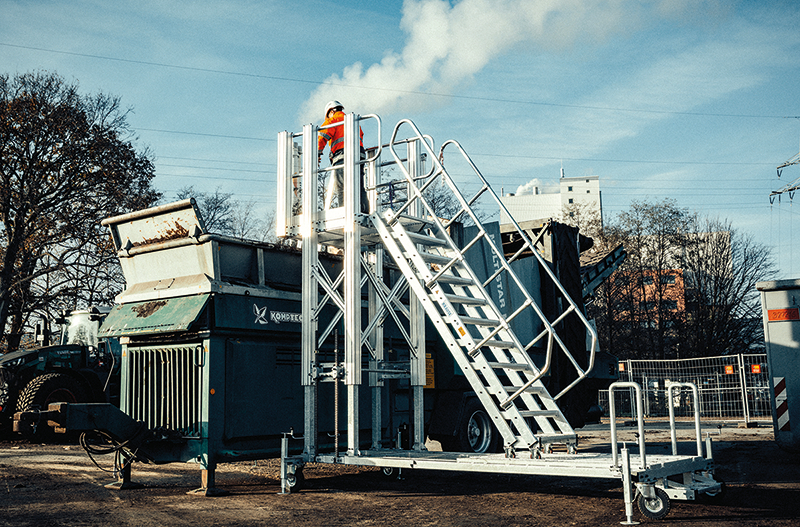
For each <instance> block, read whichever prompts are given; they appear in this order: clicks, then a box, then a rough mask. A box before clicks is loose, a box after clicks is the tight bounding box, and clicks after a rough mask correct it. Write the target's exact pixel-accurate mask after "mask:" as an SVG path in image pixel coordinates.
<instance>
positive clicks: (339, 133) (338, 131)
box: [317, 112, 364, 155]
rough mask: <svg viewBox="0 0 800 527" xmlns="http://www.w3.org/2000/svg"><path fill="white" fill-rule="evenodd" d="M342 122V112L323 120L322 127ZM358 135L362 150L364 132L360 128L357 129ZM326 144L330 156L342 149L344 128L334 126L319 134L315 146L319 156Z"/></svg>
mask: <svg viewBox="0 0 800 527" xmlns="http://www.w3.org/2000/svg"><path fill="white" fill-rule="evenodd" d="M342 121H344V112H334V113H333V115H331V116H330V117H328V118H327V119H325V122H324V123H322V126H328V125H329V124H334V123H341V122H342ZM358 133H359V135H360V139H359V143H360V144H361V148H364V131H363V130H361V127H360V126H359V127H358ZM328 142H330V144H331V154H333V153H335V152H338V151H339V150H341V149H342V148H344V126H334V127H331V128H326V129H325V130H321V131H320V132H319V140H318V141H317V146H318V147H319V153H320V155H322V151H323V150H325V145H327V144H328Z"/></svg>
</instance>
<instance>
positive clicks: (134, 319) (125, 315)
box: [99, 295, 210, 337]
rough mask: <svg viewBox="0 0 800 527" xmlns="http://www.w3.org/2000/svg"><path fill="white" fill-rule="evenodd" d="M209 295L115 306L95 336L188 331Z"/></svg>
mask: <svg viewBox="0 0 800 527" xmlns="http://www.w3.org/2000/svg"><path fill="white" fill-rule="evenodd" d="M209 298H210V295H194V296H184V297H178V298H164V299H158V300H149V301H147V302H135V303H131V304H122V305H119V306H115V307H114V308H113V309H112V310H111V313H109V314H108V316H107V317H106V319H105V321H104V322H103V325H102V327H101V328H100V332H99V335H100V336H101V337H120V336H124V335H144V334H155V333H172V332H175V331H186V330H187V329H189V326H191V325H192V324H193V323H194V322H195V321H196V320H197V318H198V317H199V316H200V313H201V312H202V311H203V308H205V306H206V304H207V303H208V299H209Z"/></svg>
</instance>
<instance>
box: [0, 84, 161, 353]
mask: <svg viewBox="0 0 800 527" xmlns="http://www.w3.org/2000/svg"><path fill="white" fill-rule="evenodd" d="M128 111H129V110H123V109H121V108H120V101H119V98H117V97H112V96H109V95H105V94H98V95H94V96H82V95H80V94H79V92H78V85H77V83H74V82H73V83H67V82H65V81H64V80H63V79H62V78H61V77H59V76H58V75H56V74H51V73H27V74H21V75H17V76H15V77H13V78H11V77H9V76H8V75H0V261H1V262H2V265H1V266H0V328H3V329H4V331H5V332H6V336H7V341H6V342H7V344H10V347H12V348H13V347H15V345H16V339H15V338H14V336H18V335H19V334H20V331H21V330H22V328H23V327H24V326H25V324H26V323H27V321H28V318H29V317H30V315H31V313H33V312H40V313H50V314H52V312H53V310H54V309H55V307H57V306H54V304H55V303H66V304H74V303H76V302H80V301H81V300H82V299H87V298H94V297H95V293H94V292H90V291H88V290H87V285H88V283H87V282H86V281H84V280H83V278H86V277H91V276H97V274H96V273H98V271H99V270H101V269H103V268H104V266H106V265H107V264H108V262H109V261H110V260H113V254H112V252H111V250H110V244H109V243H108V241H107V233H105V229H103V228H102V227H100V221H101V220H102V219H103V218H105V217H107V216H110V215H114V214H120V213H123V212H128V211H130V210H136V209H139V208H144V207H146V206H149V205H150V204H152V203H153V202H155V201H156V200H157V199H158V198H159V193H158V192H156V191H155V190H154V189H153V188H152V179H153V177H154V175H155V174H154V168H153V164H152V162H151V159H150V156H149V153H148V152H147V151H144V152H141V153H139V152H136V150H135V149H134V146H133V144H132V140H133V139H132V136H131V134H130V131H129V129H128V126H127V121H126V117H127V114H128ZM111 274H113V271H112V272H111ZM81 277H83V278H81ZM94 285H97V284H94ZM9 335H11V336H12V337H11V338H8V336H9Z"/></svg>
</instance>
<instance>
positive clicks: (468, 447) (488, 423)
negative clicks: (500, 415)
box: [455, 398, 500, 454]
mask: <svg viewBox="0 0 800 527" xmlns="http://www.w3.org/2000/svg"><path fill="white" fill-rule="evenodd" d="M455 439H456V444H457V446H458V451H459V452H468V453H474V454H485V453H494V452H497V451H498V448H499V445H500V433H499V432H498V431H497V428H495V426H494V424H493V423H492V419H491V418H490V417H489V414H487V413H486V410H485V409H484V408H483V405H482V404H481V402H480V400H479V399H477V398H472V399H469V400H468V401H467V404H466V405H464V413H463V417H462V419H461V422H460V423H459V425H458V432H457V434H456V437H455Z"/></svg>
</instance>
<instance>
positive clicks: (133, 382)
mask: <svg viewBox="0 0 800 527" xmlns="http://www.w3.org/2000/svg"><path fill="white" fill-rule="evenodd" d="M128 354H129V359H128V360H129V371H130V374H129V376H128V383H129V384H128V392H127V393H128V396H127V400H126V401H125V403H126V406H125V407H126V408H127V409H128V412H127V413H128V415H130V416H131V417H132V418H134V419H136V420H139V421H144V422H145V423H146V424H147V427H148V428H151V429H153V428H162V429H166V430H170V431H176V432H179V433H180V434H181V435H182V436H184V437H200V434H201V430H202V415H203V366H204V356H205V354H204V353H203V348H202V346H200V345H198V344H191V345H182V346H157V347H142V348H130V347H129V348H128Z"/></svg>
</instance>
